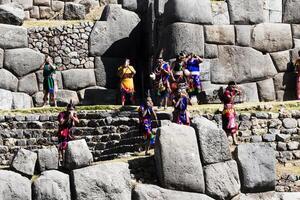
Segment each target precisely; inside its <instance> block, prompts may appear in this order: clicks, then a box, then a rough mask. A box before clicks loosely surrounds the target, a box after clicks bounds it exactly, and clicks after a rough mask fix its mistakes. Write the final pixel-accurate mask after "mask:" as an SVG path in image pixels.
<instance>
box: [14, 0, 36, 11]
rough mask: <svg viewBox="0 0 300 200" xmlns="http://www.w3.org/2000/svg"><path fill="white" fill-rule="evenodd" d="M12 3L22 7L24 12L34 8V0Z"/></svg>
mask: <svg viewBox="0 0 300 200" xmlns="http://www.w3.org/2000/svg"><path fill="white" fill-rule="evenodd" d="M12 3H16V4H19V5H21V6H22V8H23V9H24V10H30V9H31V8H32V7H33V0H12Z"/></svg>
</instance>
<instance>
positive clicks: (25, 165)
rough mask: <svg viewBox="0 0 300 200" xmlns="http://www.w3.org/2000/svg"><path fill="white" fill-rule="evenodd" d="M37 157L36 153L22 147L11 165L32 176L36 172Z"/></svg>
mask: <svg viewBox="0 0 300 200" xmlns="http://www.w3.org/2000/svg"><path fill="white" fill-rule="evenodd" d="M36 159H37V155H36V153H34V152H32V151H28V150H26V149H20V150H19V151H18V153H17V154H16V155H15V157H14V159H13V161H12V164H11V167H12V168H13V169H14V170H16V171H18V172H21V173H23V174H26V175H29V176H32V175H33V174H34V167H35V162H36Z"/></svg>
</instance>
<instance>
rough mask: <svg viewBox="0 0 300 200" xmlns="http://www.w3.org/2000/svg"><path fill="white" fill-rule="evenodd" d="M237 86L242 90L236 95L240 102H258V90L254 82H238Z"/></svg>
mask: <svg viewBox="0 0 300 200" xmlns="http://www.w3.org/2000/svg"><path fill="white" fill-rule="evenodd" d="M239 87H240V88H241V90H242V94H241V95H239V96H238V97H237V99H238V101H240V102H258V101H259V97H258V91H257V86H256V83H245V84H240V85H239Z"/></svg>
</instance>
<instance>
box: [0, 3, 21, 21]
mask: <svg viewBox="0 0 300 200" xmlns="http://www.w3.org/2000/svg"><path fill="white" fill-rule="evenodd" d="M24 18H25V13H24V10H23V8H22V6H20V5H19V4H15V3H11V4H4V5H0V23H1V24H12V25H17V26H20V25H22V24H23V21H24Z"/></svg>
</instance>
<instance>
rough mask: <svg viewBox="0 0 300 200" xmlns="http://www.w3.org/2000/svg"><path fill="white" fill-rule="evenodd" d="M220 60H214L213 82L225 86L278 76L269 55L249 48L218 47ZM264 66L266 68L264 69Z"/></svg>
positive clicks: (212, 66)
mask: <svg viewBox="0 0 300 200" xmlns="http://www.w3.org/2000/svg"><path fill="white" fill-rule="evenodd" d="M218 50H219V59H214V60H212V62H213V64H212V65H211V81H212V82H213V83H220V84H225V83H228V82H229V81H232V80H235V81H236V82H237V83H242V82H250V81H255V80H260V79H266V78H271V77H273V76H274V75H276V74H277V71H276V69H275V67H274V65H273V63H272V60H271V58H270V56H269V55H263V54H262V53H260V52H259V51H256V50H254V49H252V48H249V47H238V46H218ZM262 66H264V67H263V68H262Z"/></svg>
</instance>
